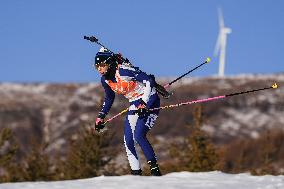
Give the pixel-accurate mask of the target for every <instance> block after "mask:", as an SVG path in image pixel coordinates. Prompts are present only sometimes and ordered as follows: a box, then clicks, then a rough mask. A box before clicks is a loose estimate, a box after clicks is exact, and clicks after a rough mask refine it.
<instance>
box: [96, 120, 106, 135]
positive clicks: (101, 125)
mask: <svg viewBox="0 0 284 189" xmlns="http://www.w3.org/2000/svg"><path fill="white" fill-rule="evenodd" d="M103 128H105V122H104V120H103V119H101V118H97V119H96V124H95V130H96V131H98V132H100V130H101V129H103Z"/></svg>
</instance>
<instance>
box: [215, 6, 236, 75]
mask: <svg viewBox="0 0 284 189" xmlns="http://www.w3.org/2000/svg"><path fill="white" fill-rule="evenodd" d="M218 19H219V35H218V38H217V42H216V45H215V50H214V56H217V55H218V54H219V72H218V76H219V77H223V76H224V73H225V56H226V43H227V35H228V34H229V33H231V32H232V30H231V28H226V27H225V25H224V18H223V14H222V10H221V8H218Z"/></svg>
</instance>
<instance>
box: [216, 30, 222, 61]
mask: <svg viewBox="0 0 284 189" xmlns="http://www.w3.org/2000/svg"><path fill="white" fill-rule="evenodd" d="M220 46H221V32H219V34H218V38H217V41H216V44H215V48H214V56H215V57H216V56H217V55H218V52H219V50H220Z"/></svg>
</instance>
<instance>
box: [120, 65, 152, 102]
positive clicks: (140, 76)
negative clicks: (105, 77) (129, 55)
mask: <svg viewBox="0 0 284 189" xmlns="http://www.w3.org/2000/svg"><path fill="white" fill-rule="evenodd" d="M119 73H120V75H121V76H126V77H129V78H130V79H131V80H135V81H138V82H141V83H143V84H144V86H145V87H144V94H143V96H142V100H143V101H144V102H145V103H146V104H147V102H148V101H149V98H150V94H151V91H152V88H153V87H155V83H156V82H155V79H154V78H153V77H151V76H149V75H147V74H146V73H145V72H142V71H140V70H136V69H134V68H127V69H123V68H120V70H119Z"/></svg>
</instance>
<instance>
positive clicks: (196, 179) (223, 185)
mask: <svg viewBox="0 0 284 189" xmlns="http://www.w3.org/2000/svg"><path fill="white" fill-rule="evenodd" d="M0 188H1V189H22V188H25V189H50V188H52V189H79V188H84V189H94V188H96V189H113V188H122V189H134V188H135V189H144V188H145V189H146V188H163V189H177V188H178V189H185V188H186V189H228V188H229V189H283V188H284V176H283V175H282V176H271V175H266V176H251V175H249V174H247V173H242V174H225V173H222V172H219V171H214V172H202V173H190V172H179V173H170V174H167V175H164V176H162V177H146V176H130V175H125V176H100V177H95V178H90V179H81V180H70V181H56V182H22V183H5V184H0Z"/></svg>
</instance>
